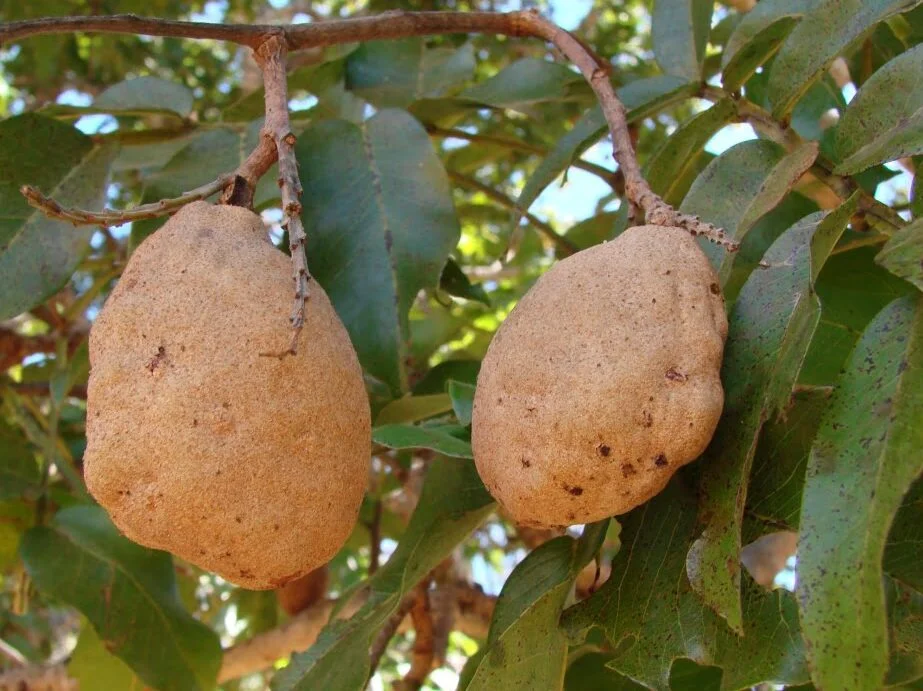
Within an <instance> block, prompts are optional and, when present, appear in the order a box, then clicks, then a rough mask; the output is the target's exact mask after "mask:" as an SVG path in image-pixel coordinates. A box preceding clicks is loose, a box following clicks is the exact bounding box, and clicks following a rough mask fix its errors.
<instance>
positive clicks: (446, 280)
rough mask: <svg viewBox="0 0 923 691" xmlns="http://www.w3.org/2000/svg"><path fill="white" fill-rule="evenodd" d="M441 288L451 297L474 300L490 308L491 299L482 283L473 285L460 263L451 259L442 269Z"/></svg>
mask: <svg viewBox="0 0 923 691" xmlns="http://www.w3.org/2000/svg"><path fill="white" fill-rule="evenodd" d="M439 287H440V288H441V289H442V290H444V291H445V292H447V293H448V294H449V295H454V296H455V297H457V298H464V299H465V300H474V301H476V302H480V303H483V304H485V305H487V306H488V307H489V306H490V298H489V297H488V296H487V292H486V291H485V290H484V286H482V285H481V284H480V283H472V282H471V281H470V280H469V278H468V277H467V276H466V275H465V272H464V271H462V270H461V267H460V266H459V265H458V262H457V261H455V260H454V259H449V260H448V261H447V262H446V263H445V266H444V267H443V268H442V275H441V276H440V277H439Z"/></svg>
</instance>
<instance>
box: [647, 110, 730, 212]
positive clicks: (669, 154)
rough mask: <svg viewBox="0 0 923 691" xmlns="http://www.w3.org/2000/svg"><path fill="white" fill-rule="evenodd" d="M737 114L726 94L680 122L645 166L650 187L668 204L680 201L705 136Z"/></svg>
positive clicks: (701, 152)
mask: <svg viewBox="0 0 923 691" xmlns="http://www.w3.org/2000/svg"><path fill="white" fill-rule="evenodd" d="M736 114H737V108H736V106H735V103H734V101H733V100H731V99H729V98H725V99H722V100H720V101H718V102H717V103H715V104H714V105H713V106H712V107H711V108H709V109H708V110H706V111H704V112H702V113H699V114H698V115H696V116H695V117H694V118H692V119H691V120H688V121H686V122H684V123H683V124H682V125H680V126H679V128H678V129H677V130H676V131H675V132H674V133H673V134H672V135H670V137H669V139H667V140H666V141H664V143H663V144H662V145H661V146H660V148H659V149H658V150H657V151H655V152H654V154H653V155H652V156H651V157H650V158H649V159H648V161H647V163H646V164H645V166H644V178H645V179H646V180H647V182H648V184H649V185H650V186H651V189H653V190H654V192H656V193H657V194H659V195H660V196H661V197H663V199H664V200H665V201H666V202H667V203H668V204H679V203H680V202H681V201H682V196H681V195H680V194H679V190H680V189H681V188H682V187H683V185H684V181H685V180H686V177H687V176H688V173H689V171H691V170H695V169H696V166H697V163H698V161H699V159H700V158H701V157H702V156H703V154H704V153H705V152H704V147H705V145H706V144H707V143H708V140H709V139H711V138H712V137H713V136H714V134H715V133H716V132H717V131H718V130H720V129H721V128H722V127H724V126H725V125H726V124H727V123H729V122H730V121H731V120H732V119H733V118H734V116H735V115H736ZM687 189H688V188H687Z"/></svg>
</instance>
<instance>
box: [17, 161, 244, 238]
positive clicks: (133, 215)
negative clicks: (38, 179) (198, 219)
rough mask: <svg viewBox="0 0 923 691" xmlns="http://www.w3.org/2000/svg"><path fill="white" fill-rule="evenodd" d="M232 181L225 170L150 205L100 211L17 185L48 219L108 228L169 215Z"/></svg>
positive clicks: (231, 177)
mask: <svg viewBox="0 0 923 691" xmlns="http://www.w3.org/2000/svg"><path fill="white" fill-rule="evenodd" d="M233 181H234V173H225V174H224V175H222V176H221V177H219V178H217V179H216V180H212V181H211V182H208V183H205V184H204V185H202V186H201V187H196V188H195V189H194V190H190V191H188V192H184V193H183V194H181V195H180V196H179V197H174V198H173V199H161V200H160V201H159V202H153V203H152V204H142V205H140V206H136V207H134V208H132V209H124V210H122V211H116V210H114V209H105V210H103V211H84V210H83V209H76V208H68V207H64V206H61V205H60V204H59V203H58V202H56V201H55V200H54V199H52V198H51V197H46V196H45V195H44V194H42V193H41V192H40V191H39V190H38V188H36V187H33V186H32V185H23V186H22V187H20V188H19V191H20V193H22V196H24V197H25V198H26V201H27V202H29V204H30V205H31V206H33V207H34V208H36V209H38V210H39V211H41V212H42V213H44V214H45V215H46V216H48V217H49V218H57V219H60V220H62V221H67V222H69V223H73V224H74V225H78V226H79V225H90V226H100V227H103V228H109V227H111V226H119V225H122V224H123V223H128V222H129V221H141V220H144V219H148V218H158V217H160V216H169V215H170V214H172V213H174V212H175V211H177V210H178V209H180V208H181V207H183V206H185V205H186V204H189V203H191V202H195V201H199V200H200V199H206V198H208V197H210V196H212V195H213V194H215V193H216V192H220V191H221V190H223V189H224V188H225V187H227V186H228V185H230V184H231V183H232V182H233Z"/></svg>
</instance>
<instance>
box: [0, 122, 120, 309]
mask: <svg viewBox="0 0 923 691" xmlns="http://www.w3.org/2000/svg"><path fill="white" fill-rule="evenodd" d="M113 155H114V151H113V149H111V148H108V147H94V146H93V141H92V140H91V139H90V138H89V137H87V136H86V135H84V134H81V133H80V132H79V131H77V130H75V129H74V128H73V127H71V126H69V125H65V124H64V123H61V122H58V121H56V120H52V119H50V118H46V117H43V116H41V115H35V114H30V113H27V114H25V115H18V116H16V117H14V118H10V119H8V120H4V121H3V122H0V320H2V319H8V318H10V317H15V316H16V315H17V314H20V313H21V312H23V311H25V310H28V309H29V308H30V307H33V306H35V305H37V304H39V303H41V302H43V301H44V300H45V299H46V298H47V297H49V296H50V295H53V294H54V293H55V292H57V291H58V290H59V289H60V288H61V286H63V285H64V284H65V283H66V282H67V280H68V279H69V278H70V276H71V274H73V273H74V269H76V268H77V264H78V263H79V262H80V260H81V259H82V258H83V256H84V254H86V252H87V250H88V249H89V241H90V237H91V236H92V235H93V232H94V229H93V228H92V227H91V226H79V227H77V228H75V227H74V226H72V225H71V224H70V223H67V222H65V221H57V220H52V219H49V218H48V217H46V216H45V215H44V214H43V213H42V212H41V211H39V210H38V209H33V208H32V207H31V206H29V204H28V202H26V200H25V198H24V197H23V196H22V195H21V194H20V193H19V188H20V187H21V186H22V185H34V186H36V187H38V188H39V189H41V191H42V192H43V193H44V194H46V195H48V196H51V197H54V199H55V200H56V201H58V202H60V203H61V204H62V205H63V206H77V207H81V208H91V209H93V208H100V207H101V206H102V203H103V200H104V199H105V182H106V178H107V177H108V175H109V163H110V161H111V160H112V157H113Z"/></svg>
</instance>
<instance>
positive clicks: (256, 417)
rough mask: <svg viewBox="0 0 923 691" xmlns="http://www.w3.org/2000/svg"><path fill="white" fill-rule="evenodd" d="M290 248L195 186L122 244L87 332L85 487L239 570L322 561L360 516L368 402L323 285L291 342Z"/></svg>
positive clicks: (169, 537) (144, 536) (289, 575)
mask: <svg viewBox="0 0 923 691" xmlns="http://www.w3.org/2000/svg"><path fill="white" fill-rule="evenodd" d="M292 290H293V287H292V278H291V267H290V264H289V261H288V258H287V257H286V256H285V255H284V254H283V253H282V252H280V251H278V250H277V249H276V248H275V247H273V246H272V244H270V242H269V240H268V238H267V236H266V230H265V228H264V226H263V223H262V221H261V219H260V217H259V216H257V215H255V214H254V213H252V212H250V211H247V210H245V209H241V208H238V207H230V206H212V205H210V204H207V203H205V202H196V203H194V204H190V205H188V206H186V207H184V208H183V209H182V210H180V211H179V212H178V213H177V214H176V215H175V216H174V217H173V218H172V219H170V220H169V221H168V222H167V223H166V224H165V225H164V226H163V227H162V228H161V229H160V230H158V231H157V232H156V233H154V234H153V235H151V236H150V237H148V238H147V239H146V240H145V241H144V242H143V243H142V244H141V245H140V246H139V247H138V249H137V250H136V251H135V252H134V253H133V254H132V256H131V259H130V261H129V262H128V266H127V267H126V269H125V272H124V273H123V275H122V278H121V280H120V281H119V283H118V285H117V286H116V288H115V290H113V292H112V294H111V295H110V297H109V299H108V300H107V302H106V304H105V306H104V308H103V310H102V312H101V313H100V315H99V317H98V318H97V320H96V322H95V323H94V325H93V328H92V331H91V333H90V366H91V372H90V380H89V390H88V399H87V450H86V454H85V475H86V482H87V487H88V488H89V490H90V492H91V493H92V494H93V496H94V497H95V498H96V499H97V500H98V501H99V503H100V504H102V505H103V506H104V507H105V508H106V510H107V511H108V512H109V514H110V516H111V517H112V519H113V521H114V522H115V524H116V525H117V526H118V527H119V529H120V530H122V531H123V532H124V533H125V534H126V535H127V536H128V537H129V538H131V539H132V540H135V541H136V542H138V543H140V544H142V545H146V546H148V547H153V548H156V549H163V550H167V551H169V552H172V553H174V554H176V555H177V556H179V557H182V558H183V559H186V560H188V561H190V562H192V563H194V564H197V565H198V566H201V567H202V568H204V569H207V570H210V571H214V572H216V573H218V574H220V575H221V576H223V577H224V578H226V579H227V580H229V581H232V582H234V583H237V584H239V585H242V586H244V587H247V588H254V589H265V588H276V587H279V586H281V585H282V584H284V583H286V582H288V581H290V580H293V579H295V578H298V577H299V576H301V575H303V574H305V573H307V572H309V571H311V570H312V569H315V568H317V567H318V566H320V565H321V564H324V563H326V562H327V561H328V560H329V559H330V558H331V557H332V556H333V555H334V554H336V552H337V551H338V550H339V549H340V547H341V546H342V545H343V543H344V542H345V540H346V539H347V537H348V536H349V534H350V532H351V531H352V529H353V527H354V525H355V523H356V519H357V516H358V510H359V504H360V502H361V501H362V496H363V494H364V492H365V488H366V482H367V478H368V463H369V457H370V443H371V442H370V425H371V423H370V413H369V407H368V399H367V396H366V393H365V387H364V385H363V380H362V372H361V369H360V367H359V362H358V359H357V357H356V353H355V351H354V349H353V347H352V344H351V343H350V340H349V336H348V335H347V333H346V330H345V328H344V327H343V325H342V323H341V322H340V320H339V318H338V317H337V315H336V313H335V312H334V310H333V307H332V306H331V304H330V302H329V300H328V299H327V296H326V295H325V294H324V292H323V290H322V289H321V288H320V286H318V285H317V284H315V283H312V284H311V294H310V298H309V301H308V309H307V313H306V316H305V325H304V329H303V330H302V332H301V335H300V340H299V344H298V354H297V355H294V356H289V357H285V358H283V359H279V358H277V357H265V356H261V355H260V353H265V352H278V351H279V350H280V349H281V348H283V347H284V346H285V345H287V344H288V342H289V340H290V338H291V331H290V327H289V322H288V309H289V306H290V304H291V297H292Z"/></svg>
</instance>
